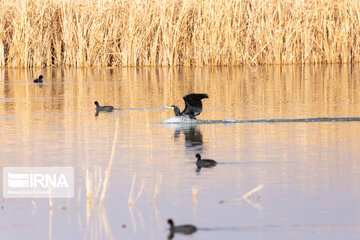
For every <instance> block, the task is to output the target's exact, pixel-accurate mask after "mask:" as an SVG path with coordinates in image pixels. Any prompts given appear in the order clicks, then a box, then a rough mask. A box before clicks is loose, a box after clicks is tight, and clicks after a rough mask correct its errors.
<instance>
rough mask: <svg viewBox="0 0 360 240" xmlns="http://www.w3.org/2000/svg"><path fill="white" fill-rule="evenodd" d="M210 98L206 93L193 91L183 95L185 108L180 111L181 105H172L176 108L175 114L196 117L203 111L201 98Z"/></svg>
mask: <svg viewBox="0 0 360 240" xmlns="http://www.w3.org/2000/svg"><path fill="white" fill-rule="evenodd" d="M203 98H209V96H208V95H207V94H205V93H191V94H188V95H185V96H184V97H183V99H184V102H185V108H184V110H183V111H182V112H180V109H179V107H177V106H175V105H171V109H173V110H174V113H175V116H185V115H187V116H189V117H190V118H191V119H196V117H195V116H197V115H199V114H200V113H201V112H202V102H201V99H203Z"/></svg>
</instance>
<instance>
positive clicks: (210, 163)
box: [195, 153, 217, 169]
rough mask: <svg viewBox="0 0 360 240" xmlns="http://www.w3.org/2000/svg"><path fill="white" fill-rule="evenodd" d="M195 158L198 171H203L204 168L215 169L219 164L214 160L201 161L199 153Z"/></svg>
mask: <svg viewBox="0 0 360 240" xmlns="http://www.w3.org/2000/svg"><path fill="white" fill-rule="evenodd" d="M195 157H196V158H197V160H196V166H197V168H198V169H201V168H202V167H214V166H216V164H217V162H216V161H214V160H212V159H201V156H200V154H199V153H197V154H196V155H195Z"/></svg>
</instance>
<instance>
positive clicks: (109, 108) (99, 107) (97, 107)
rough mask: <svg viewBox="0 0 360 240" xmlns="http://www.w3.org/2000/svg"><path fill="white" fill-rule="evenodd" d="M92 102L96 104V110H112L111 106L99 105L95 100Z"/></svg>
mask: <svg viewBox="0 0 360 240" xmlns="http://www.w3.org/2000/svg"><path fill="white" fill-rule="evenodd" d="M94 104H95V105H96V112H100V111H104V112H112V111H113V110H114V107H113V106H99V103H98V102H97V101H95V102H94Z"/></svg>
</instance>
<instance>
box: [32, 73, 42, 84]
mask: <svg viewBox="0 0 360 240" xmlns="http://www.w3.org/2000/svg"><path fill="white" fill-rule="evenodd" d="M43 78H44V77H43V75H40V76H39V78H37V79H35V80H34V83H42V82H43Z"/></svg>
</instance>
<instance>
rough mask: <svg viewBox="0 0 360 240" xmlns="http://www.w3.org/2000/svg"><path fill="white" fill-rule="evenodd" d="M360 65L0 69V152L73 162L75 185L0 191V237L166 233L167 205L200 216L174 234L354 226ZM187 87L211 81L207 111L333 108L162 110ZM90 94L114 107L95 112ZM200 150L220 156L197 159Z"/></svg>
mask: <svg viewBox="0 0 360 240" xmlns="http://www.w3.org/2000/svg"><path fill="white" fill-rule="evenodd" d="M40 74H42V75H44V79H45V81H44V83H43V84H42V85H37V84H35V83H32V80H33V79H34V78H36V77H37V76H38V75H40ZM358 76H360V68H359V65H353V66H351V65H317V66H312V65H311V66H305V67H304V66H285V67H280V66H260V67H234V68H226V67H224V68H116V69H72V68H61V69H60V68H59V69H33V70H23V69H0V80H1V84H0V133H1V134H0V152H1V155H0V162H1V166H2V167H20V166H21V167H31V166H33V167H34V166H38V167H64V166H68V167H74V169H75V196H74V198H70V199H52V208H50V207H49V200H48V199H21V198H19V199H9V198H3V197H1V198H0V200H1V201H0V204H1V206H2V208H1V209H0V236H1V239H10V238H11V239H167V236H168V234H169V227H168V225H167V223H166V221H167V219H168V218H172V219H173V220H174V222H175V224H193V225H196V226H197V227H198V229H199V230H198V231H197V232H196V233H194V234H192V235H181V234H175V237H174V239H220V238H225V239H259V240H260V239H299V240H300V239H301V240H303V239H340V238H343V239H359V238H360V187H359V183H360V147H359V146H360V122H359V121H347V120H351V118H355V120H358V119H356V118H357V117H360V79H359V77H358ZM192 92H196V93H207V94H208V95H209V98H208V99H204V100H203V112H202V113H201V115H199V116H198V119H199V120H224V119H235V120H257V119H268V120H269V119H270V120H271V119H308V118H330V119H327V120H325V121H313V122H307V121H306V120H304V121H303V120H301V121H299V122H293V121H283V122H276V121H275V122H266V121H263V122H261V121H260V122H246V121H242V122H239V123H232V124H225V123H212V124H187V125H185V124H162V123H161V122H162V121H163V120H166V119H169V118H170V117H172V116H173V115H174V113H173V112H172V111H171V110H169V109H167V108H165V106H170V105H172V104H175V105H178V106H179V107H180V108H183V106H184V102H183V99H182V97H183V96H184V95H186V94H188V93H192ZM95 100H97V101H98V102H99V103H100V105H112V106H114V107H115V108H117V110H115V111H114V112H112V113H103V112H100V114H99V115H98V116H95V106H94V104H93V102H94V101H95ZM338 118H345V120H344V119H342V120H341V119H340V120H338ZM346 119H347V120H346ZM116 129H118V130H117V132H116ZM115 135H117V140H116V142H115V145H114V150H115V151H114V158H113V162H112V166H111V168H110V170H111V172H110V178H109V182H108V186H107V191H106V197H105V200H104V204H103V205H101V204H97V203H96V199H98V197H96V191H97V190H96V189H97V186H99V185H101V183H99V179H103V178H104V176H105V170H106V169H107V167H108V165H109V161H110V156H111V151H112V145H113V140H114V137H115ZM196 153H200V154H201V155H202V156H203V157H204V158H211V159H214V160H216V161H217V162H218V163H219V164H218V165H217V166H216V167H215V168H211V169H201V171H200V172H197V171H196V164H195V160H196V159H195V154H196ZM86 173H88V176H90V175H91V176H92V177H89V178H88V179H87V178H86ZM1 176H2V171H1ZM1 179H2V178H1ZM134 180H135V181H134ZM0 181H1V183H0V188H2V185H3V181H2V180H0ZM86 183H88V185H89V186H91V187H86ZM133 183H134V189H133V194H132V195H133V198H136V195H137V194H138V192H140V194H139V197H138V198H137V200H136V201H135V202H134V201H133V203H132V204H129V203H128V199H129V195H130V190H131V186H132V184H133ZM258 186H263V188H262V189H260V190H259V191H257V192H256V193H255V194H253V195H251V196H249V197H248V198H246V199H241V196H243V195H244V194H245V193H247V192H249V191H250V190H252V189H254V188H256V187H258ZM142 187H143V188H142ZM141 188H142V190H140V189H141ZM90 190H92V193H91V194H90ZM86 194H88V195H89V196H90V197H89V199H92V201H90V200H87V198H86ZM99 195H100V194H99ZM235 199H238V200H235Z"/></svg>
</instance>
